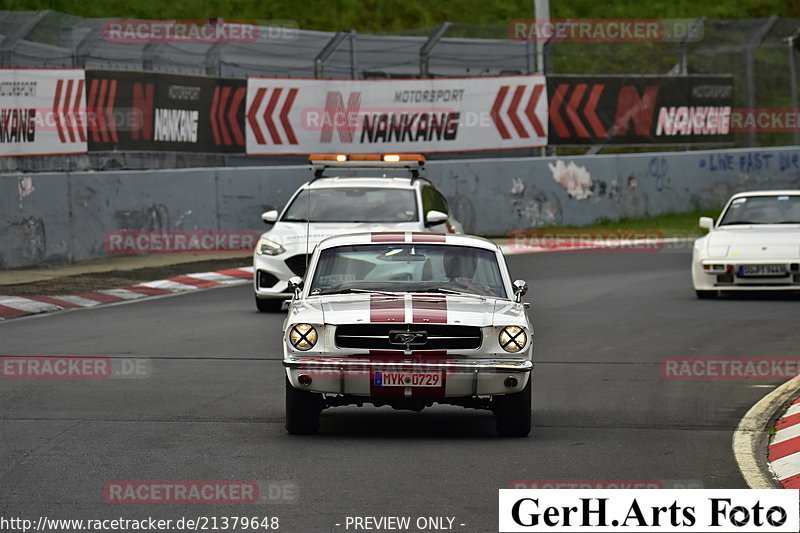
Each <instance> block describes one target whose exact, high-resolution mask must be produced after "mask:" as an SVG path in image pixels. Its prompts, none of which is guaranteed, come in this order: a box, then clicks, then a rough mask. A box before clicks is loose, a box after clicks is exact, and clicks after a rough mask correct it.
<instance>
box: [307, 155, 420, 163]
mask: <svg viewBox="0 0 800 533" xmlns="http://www.w3.org/2000/svg"><path fill="white" fill-rule="evenodd" d="M308 160H309V161H336V162H338V163H344V162H346V161H374V162H381V161H383V162H385V163H400V162H404V161H416V162H417V163H420V164H422V163H425V156H424V155H422V154H350V155H347V154H310V155H309V156H308Z"/></svg>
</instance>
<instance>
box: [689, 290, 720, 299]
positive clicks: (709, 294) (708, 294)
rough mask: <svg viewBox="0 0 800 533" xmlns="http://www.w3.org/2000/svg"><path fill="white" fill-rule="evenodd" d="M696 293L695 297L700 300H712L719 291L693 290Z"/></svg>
mask: <svg viewBox="0 0 800 533" xmlns="http://www.w3.org/2000/svg"><path fill="white" fill-rule="evenodd" d="M694 292H695V293H697V297H698V298H700V299H701V300H713V299H714V298H716V297H717V294H718V293H719V291H694Z"/></svg>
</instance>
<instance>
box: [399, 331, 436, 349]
mask: <svg viewBox="0 0 800 533" xmlns="http://www.w3.org/2000/svg"><path fill="white" fill-rule="evenodd" d="M389 342H390V343H392V344H404V345H406V346H407V347H408V346H419V345H422V344H426V343H427V342H428V334H427V333H425V332H424V331H390V332H389Z"/></svg>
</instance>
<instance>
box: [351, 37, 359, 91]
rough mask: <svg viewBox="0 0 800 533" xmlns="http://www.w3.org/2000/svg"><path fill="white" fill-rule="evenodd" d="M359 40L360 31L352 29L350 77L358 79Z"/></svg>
mask: <svg viewBox="0 0 800 533" xmlns="http://www.w3.org/2000/svg"><path fill="white" fill-rule="evenodd" d="M357 42H358V33H357V32H356V30H350V77H351V78H353V79H354V80H355V79H358V75H357V72H358V67H357V64H358V63H357V61H356V43H357Z"/></svg>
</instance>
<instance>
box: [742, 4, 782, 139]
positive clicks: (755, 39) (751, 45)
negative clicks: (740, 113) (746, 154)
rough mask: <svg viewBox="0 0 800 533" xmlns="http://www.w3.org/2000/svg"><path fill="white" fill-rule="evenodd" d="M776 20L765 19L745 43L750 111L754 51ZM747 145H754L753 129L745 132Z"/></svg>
mask: <svg viewBox="0 0 800 533" xmlns="http://www.w3.org/2000/svg"><path fill="white" fill-rule="evenodd" d="M777 21H778V17H777V16H775V15H772V16H771V17H769V18H768V19H767V21H766V22H765V23H764V25H763V26H761V27H760V28H758V30H756V32H755V33H753V34H752V35H751V36H750V38H749V39H748V40H747V45H746V47H745V50H746V51H745V76H746V77H747V107H748V109H749V110H751V111H752V109H754V108H755V107H756V81H755V78H756V73H755V70H756V67H755V57H754V56H755V51H756V48H758V45H759V44H760V43H761V41H762V40H764V37H765V36H766V35H767V33H769V31H770V30H771V29H772V27H773V26H774V25H775V23H776V22H777ZM747 145H748V146H755V145H756V132H755V131H750V132H748V133H747Z"/></svg>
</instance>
